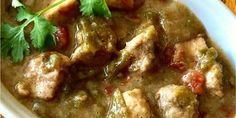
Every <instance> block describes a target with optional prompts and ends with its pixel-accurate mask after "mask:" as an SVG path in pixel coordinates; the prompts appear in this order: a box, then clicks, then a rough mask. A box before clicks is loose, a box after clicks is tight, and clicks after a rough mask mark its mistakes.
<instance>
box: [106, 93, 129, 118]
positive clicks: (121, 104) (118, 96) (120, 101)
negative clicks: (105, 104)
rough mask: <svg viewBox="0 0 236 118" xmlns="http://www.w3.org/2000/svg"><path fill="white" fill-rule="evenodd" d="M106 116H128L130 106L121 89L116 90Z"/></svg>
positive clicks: (123, 117) (114, 117) (124, 117)
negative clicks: (126, 102) (127, 104)
mask: <svg viewBox="0 0 236 118" xmlns="http://www.w3.org/2000/svg"><path fill="white" fill-rule="evenodd" d="M106 118H128V108H127V107H126V104H125V101H124V98H123V96H122V93H121V91H120V90H119V89H116V90H115V91H114V94H113V98H112V101H111V103H110V108H109V110H108V113H107V116H106Z"/></svg>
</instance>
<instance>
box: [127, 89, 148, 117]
mask: <svg viewBox="0 0 236 118" xmlns="http://www.w3.org/2000/svg"><path fill="white" fill-rule="evenodd" d="M123 97H124V101H125V104H126V106H127V108H128V113H129V118H150V117H151V110H150V107H149V104H148V102H147V101H146V100H145V98H144V96H143V95H142V92H141V90H140V89H133V90H130V91H126V92H124V93H123Z"/></svg>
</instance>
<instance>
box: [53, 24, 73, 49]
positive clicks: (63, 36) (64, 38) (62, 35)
mask: <svg viewBox="0 0 236 118" xmlns="http://www.w3.org/2000/svg"><path fill="white" fill-rule="evenodd" d="M56 39H57V48H58V49H61V50H65V49H66V48H67V47H68V46H69V42H70V41H69V32H68V29H67V27H65V26H59V27H58V28H57V32H56Z"/></svg>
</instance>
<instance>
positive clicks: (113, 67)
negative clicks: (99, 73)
mask: <svg viewBox="0 0 236 118" xmlns="http://www.w3.org/2000/svg"><path fill="white" fill-rule="evenodd" d="M131 58H132V55H131V54H130V53H129V52H127V51H126V50H124V49H123V50H121V52H120V53H119V57H118V58H116V59H115V60H113V61H112V62H111V63H110V64H109V65H107V66H106V67H105V69H104V72H105V76H106V78H107V79H111V78H112V77H114V76H115V75H116V74H118V72H119V71H120V70H121V69H123V68H125V67H126V66H127V65H128V64H129V63H130V62H131V60H130V59H131Z"/></svg>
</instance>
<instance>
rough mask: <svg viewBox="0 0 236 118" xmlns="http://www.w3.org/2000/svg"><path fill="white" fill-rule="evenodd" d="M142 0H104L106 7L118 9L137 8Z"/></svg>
mask: <svg viewBox="0 0 236 118" xmlns="http://www.w3.org/2000/svg"><path fill="white" fill-rule="evenodd" d="M143 2H144V0H106V3H107V5H108V7H110V8H114V9H120V10H133V9H137V8H138V7H139V6H141V5H142V4H143Z"/></svg>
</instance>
